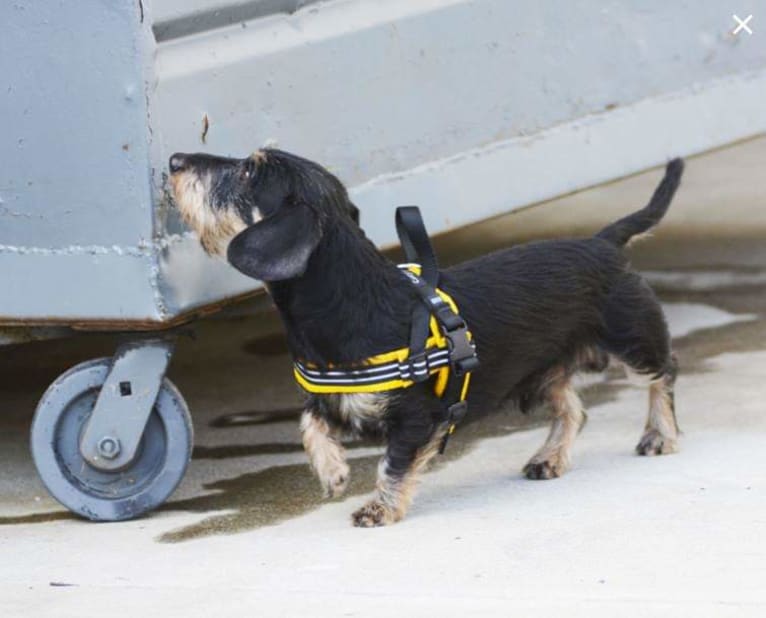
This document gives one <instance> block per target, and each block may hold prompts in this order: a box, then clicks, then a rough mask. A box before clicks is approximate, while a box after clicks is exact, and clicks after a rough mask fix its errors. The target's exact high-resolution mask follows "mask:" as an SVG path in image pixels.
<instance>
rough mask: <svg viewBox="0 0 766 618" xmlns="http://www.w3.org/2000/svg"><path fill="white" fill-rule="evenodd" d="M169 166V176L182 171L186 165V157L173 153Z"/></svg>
mask: <svg viewBox="0 0 766 618" xmlns="http://www.w3.org/2000/svg"><path fill="white" fill-rule="evenodd" d="M169 165H170V172H171V174H175V173H176V172H182V171H184V170H185V169H186V167H187V165H188V161H187V158H186V155H183V154H181V153H180V152H177V153H175V154H174V155H173V156H171V157H170V163H169Z"/></svg>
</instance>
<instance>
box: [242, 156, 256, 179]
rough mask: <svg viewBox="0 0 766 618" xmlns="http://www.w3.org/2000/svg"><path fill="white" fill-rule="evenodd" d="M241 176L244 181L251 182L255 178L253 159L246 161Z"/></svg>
mask: <svg viewBox="0 0 766 618" xmlns="http://www.w3.org/2000/svg"><path fill="white" fill-rule="evenodd" d="M241 175H242V179H243V180H250V179H251V178H252V177H253V176H255V161H253V160H252V159H248V160H247V161H245V165H244V167H243V168H242V172H241Z"/></svg>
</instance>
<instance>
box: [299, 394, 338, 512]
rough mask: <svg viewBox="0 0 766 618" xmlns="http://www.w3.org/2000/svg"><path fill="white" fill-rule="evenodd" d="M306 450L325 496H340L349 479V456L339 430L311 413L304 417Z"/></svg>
mask: <svg viewBox="0 0 766 618" xmlns="http://www.w3.org/2000/svg"><path fill="white" fill-rule="evenodd" d="M301 434H302V439H303V448H304V449H306V453H308V456H309V461H310V463H311V467H312V469H313V470H314V472H315V473H316V475H317V477H319V482H320V484H321V485H322V490H323V492H324V496H325V497H327V498H334V497H336V496H339V495H341V494H342V493H343V492H344V491H345V489H346V487H347V485H348V479H349V468H348V464H347V463H346V452H345V449H344V448H343V445H341V443H340V435H339V430H338V429H336V428H334V427H332V426H331V425H330V424H329V423H328V422H327V421H326V420H325V419H324V418H322V417H321V416H319V415H317V414H316V413H315V412H314V411H312V410H311V409H307V410H305V411H304V412H303V414H302V416H301Z"/></svg>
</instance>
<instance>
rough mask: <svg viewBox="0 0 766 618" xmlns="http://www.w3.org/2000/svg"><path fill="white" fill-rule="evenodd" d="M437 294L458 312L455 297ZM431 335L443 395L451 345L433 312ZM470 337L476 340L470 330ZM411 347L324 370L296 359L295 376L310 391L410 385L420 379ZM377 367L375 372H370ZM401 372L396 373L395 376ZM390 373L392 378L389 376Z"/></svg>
mask: <svg viewBox="0 0 766 618" xmlns="http://www.w3.org/2000/svg"><path fill="white" fill-rule="evenodd" d="M399 268H403V269H406V270H408V271H409V272H411V273H413V274H414V275H420V266H419V265H418V264H401V265H400V266H399ZM436 293H437V294H438V295H439V296H440V297H441V298H442V300H444V302H445V303H447V305H449V307H450V309H452V312H453V313H455V314H456V315H458V308H457V305H456V304H455V301H454V300H453V299H452V297H451V296H450V295H449V294H447V293H446V292H445V291H444V290H440V289H438V288H437V289H436ZM428 327H429V332H430V335H429V337H428V339H427V340H426V358H427V359H429V361H431V359H433V361H432V362H428V375H436V381H435V382H434V394H435V395H436V396H437V397H441V396H442V395H443V394H444V391H445V390H446V388H447V382H448V380H449V375H450V365H449V358H448V356H449V354H448V352H449V344H448V342H447V338H446V337H445V336H444V333H443V332H442V330H441V328H439V323H438V322H437V320H436V318H435V317H434V316H433V315H432V316H431V318H430V320H429V323H428ZM468 337H469V339H471V340H472V339H473V338H472V336H471V333H470V331H468ZM409 361H410V348H409V347H405V348H398V349H396V350H392V351H391V352H384V353H382V354H376V355H375V356H371V357H370V358H368V359H365V360H364V361H362V362H361V363H359V364H358V365H356V366H355V367H353V368H343V369H341V368H339V367H330V368H329V369H328V370H326V371H322V370H319V369H317V368H316V366H313V365H311V364H308V363H303V362H301V361H295V363H294V364H293V375H294V376H295V381H296V382H298V384H299V385H300V386H301V388H303V389H304V390H305V391H307V392H309V393H316V394H323V395H326V394H331V393H380V392H383V391H392V390H396V389H399V388H408V387H410V386H412V385H413V384H415V383H416V382H417V381H416V380H415V379H413V378H414V375H413V372H412V371H410V368H411V364H410V362H409ZM370 369H373V370H374V371H370ZM395 372H396V373H397V375H396V376H394V375H391V374H393V373H395ZM385 376H390V377H385ZM462 377H463V385H462V388H461V390H460V401H465V399H466V397H467V396H468V386H469V384H470V381H471V373H470V372H467V373H466V374H465V375H464V376H462Z"/></svg>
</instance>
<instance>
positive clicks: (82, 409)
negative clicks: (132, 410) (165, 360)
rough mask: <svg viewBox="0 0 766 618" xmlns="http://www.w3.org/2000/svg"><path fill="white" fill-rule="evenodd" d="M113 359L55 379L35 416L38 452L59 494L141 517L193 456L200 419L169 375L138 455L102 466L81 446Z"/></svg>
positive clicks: (99, 511) (44, 474)
mask: <svg viewBox="0 0 766 618" xmlns="http://www.w3.org/2000/svg"><path fill="white" fill-rule="evenodd" d="M110 367H111V359H109V358H100V359H96V360H92V361H88V362H85V363H81V364H79V365H76V366H75V367H73V368H72V369H70V370H69V371H67V372H66V373H64V374H62V375H61V376H59V378H58V379H57V380H56V381H55V382H54V383H53V384H51V386H50V387H49V388H48V390H47V391H46V392H45V394H44V395H43V397H42V399H41V400H40V403H39V404H38V406H37V410H36V412H35V417H34V420H33V422H32V435H31V446H32V457H33V458H34V462H35V466H36V467H37V471H38V473H39V474H40V478H41V479H42V481H43V483H44V484H45V486H46V488H47V489H48V491H49V492H50V493H51V495H52V496H53V497H54V498H56V500H58V501H59V502H61V504H63V505H64V506H65V507H67V508H68V509H69V510H71V511H73V512H75V513H78V514H80V515H82V516H83V517H87V518H88V519H92V520H96V521H119V520H124V519H131V518H134V517H138V516H139V515H142V514H143V513H146V512H147V511H151V510H152V509H154V508H156V507H158V506H159V505H160V504H162V503H163V502H164V501H165V500H166V499H167V498H168V496H170V494H171V493H173V490H174V489H175V488H176V487H177V486H178V484H179V483H180V482H181V479H182V478H183V475H184V472H185V471H186V467H187V466H188V465H189V460H190V459H191V451H192V444H193V434H192V424H191V417H190V416H189V410H188V408H187V407H186V402H185V401H184V400H183V398H182V397H181V394H180V393H179V392H178V390H177V389H176V387H175V386H173V384H172V383H171V382H170V380H168V379H167V378H165V379H164V380H163V381H162V386H161V387H160V391H159V394H158V395H157V401H156V402H155V404H154V408H153V409H152V412H151V414H150V415H149V420H148V421H147V424H146V428H145V429H144V434H143V436H142V437H141V441H140V443H139V445H138V449H137V450H136V455H135V457H134V459H133V461H132V462H130V463H129V464H128V465H127V466H125V467H124V468H121V469H119V470H115V471H103V470H98V469H96V468H95V467H93V466H91V465H90V464H89V463H88V462H87V461H86V460H85V459H84V458H83V456H82V455H81V454H80V438H81V436H82V434H83V432H84V431H85V426H86V424H87V421H88V418H89V417H90V415H91V413H92V411H93V408H94V406H95V404H96V398H97V397H98V394H99V391H100V390H101V387H102V385H103V384H104V381H105V380H106V377H107V374H108V373H109V370H110Z"/></svg>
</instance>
